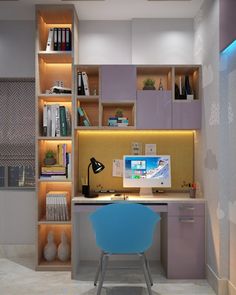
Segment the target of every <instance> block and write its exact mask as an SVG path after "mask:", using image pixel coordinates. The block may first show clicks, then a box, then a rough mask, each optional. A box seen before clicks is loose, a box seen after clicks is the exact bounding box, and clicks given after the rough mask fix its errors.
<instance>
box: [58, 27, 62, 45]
mask: <svg viewBox="0 0 236 295" xmlns="http://www.w3.org/2000/svg"><path fill="white" fill-rule="evenodd" d="M61 35H62V34H61V28H58V31H57V50H58V51H61V50H62V49H61Z"/></svg>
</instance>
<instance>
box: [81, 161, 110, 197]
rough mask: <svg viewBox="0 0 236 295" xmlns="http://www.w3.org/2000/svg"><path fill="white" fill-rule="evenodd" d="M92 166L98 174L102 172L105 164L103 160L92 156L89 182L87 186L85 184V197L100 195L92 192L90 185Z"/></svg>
mask: <svg viewBox="0 0 236 295" xmlns="http://www.w3.org/2000/svg"><path fill="white" fill-rule="evenodd" d="M90 166H92V169H93V173H95V174H97V173H99V172H101V171H102V170H103V169H104V168H105V166H104V165H103V164H102V163H101V162H98V161H97V160H96V159H95V158H91V159H90V163H89V165H88V176H87V179H88V183H87V187H85V186H84V188H83V189H84V191H85V194H84V196H85V198H96V197H97V196H98V194H91V193H90V186H89V168H90Z"/></svg>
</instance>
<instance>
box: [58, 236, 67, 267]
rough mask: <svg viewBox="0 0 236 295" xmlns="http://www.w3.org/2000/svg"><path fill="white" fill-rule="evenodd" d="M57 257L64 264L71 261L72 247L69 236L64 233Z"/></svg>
mask: <svg viewBox="0 0 236 295" xmlns="http://www.w3.org/2000/svg"><path fill="white" fill-rule="evenodd" d="M57 257H58V258H59V259H60V260H61V261H63V262H65V261H68V260H69V259H70V245H69V243H68V238H67V235H66V233H65V232H64V231H62V233H61V243H60V244H59V246H58V249H57Z"/></svg>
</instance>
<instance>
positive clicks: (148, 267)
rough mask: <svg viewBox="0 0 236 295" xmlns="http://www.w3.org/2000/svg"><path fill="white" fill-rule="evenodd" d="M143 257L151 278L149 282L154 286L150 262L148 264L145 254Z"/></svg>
mask: <svg viewBox="0 0 236 295" xmlns="http://www.w3.org/2000/svg"><path fill="white" fill-rule="evenodd" d="M143 257H144V259H145V263H146V268H147V272H148V276H149V281H150V283H151V286H153V280H152V275H151V270H150V265H149V262H148V259H147V257H146V255H145V253H143Z"/></svg>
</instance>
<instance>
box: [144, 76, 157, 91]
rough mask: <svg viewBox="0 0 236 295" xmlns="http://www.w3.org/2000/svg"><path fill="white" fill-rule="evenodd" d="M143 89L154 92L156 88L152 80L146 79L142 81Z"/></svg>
mask: <svg viewBox="0 0 236 295" xmlns="http://www.w3.org/2000/svg"><path fill="white" fill-rule="evenodd" d="M143 84H144V87H143V90H155V89H156V87H155V86H154V85H155V80H152V79H150V78H147V79H146V80H144V81H143Z"/></svg>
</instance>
